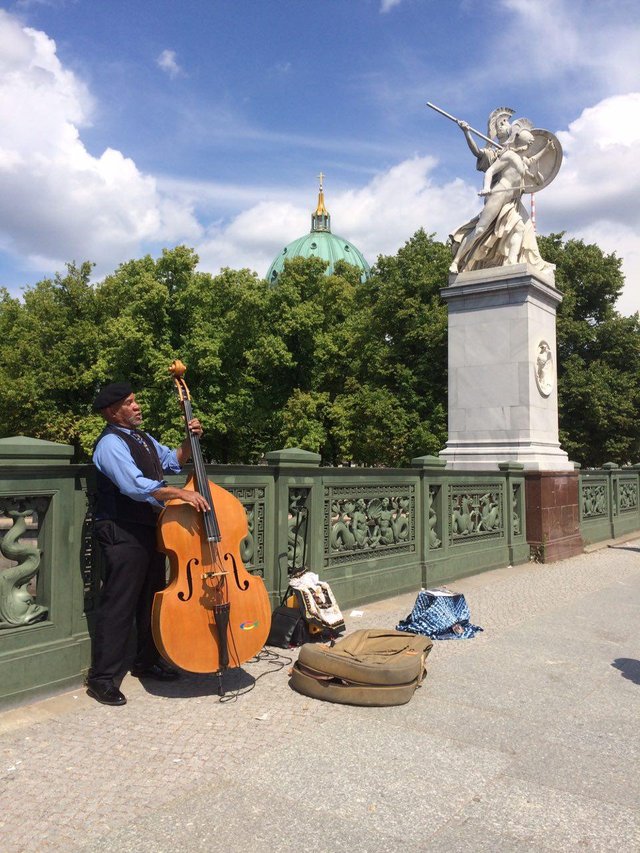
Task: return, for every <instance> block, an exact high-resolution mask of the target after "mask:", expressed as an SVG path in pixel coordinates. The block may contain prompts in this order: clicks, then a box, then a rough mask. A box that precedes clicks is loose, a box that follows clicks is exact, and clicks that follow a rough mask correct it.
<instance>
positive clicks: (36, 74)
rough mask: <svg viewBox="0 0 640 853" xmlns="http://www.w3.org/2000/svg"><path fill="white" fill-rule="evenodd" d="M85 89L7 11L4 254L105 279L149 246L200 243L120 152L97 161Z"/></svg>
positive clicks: (0, 180)
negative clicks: (90, 265) (81, 265)
mask: <svg viewBox="0 0 640 853" xmlns="http://www.w3.org/2000/svg"><path fill="white" fill-rule="evenodd" d="M91 112H92V99H91V96H90V94H89V92H88V91H87V88H86V87H85V85H84V84H83V83H82V81H80V80H79V79H78V78H77V77H76V76H75V75H74V74H73V73H72V72H71V71H69V70H66V69H65V68H63V66H62V65H61V63H60V61H59V59H58V57H57V55H56V45H55V42H54V41H53V40H52V39H50V38H48V36H46V35H45V34H44V33H42V32H38V31H36V30H33V29H29V28H24V27H22V26H21V24H20V23H19V22H18V21H17V19H16V18H14V17H12V16H11V15H9V14H7V13H6V12H4V11H2V10H0V115H2V116H3V122H2V128H1V130H0V235H1V239H2V245H3V247H4V248H5V249H6V250H8V251H11V252H13V253H15V254H19V255H21V256H23V257H24V258H26V260H27V262H29V261H30V262H32V263H36V262H37V259H43V258H46V259H48V261H49V263H48V264H47V266H49V265H51V266H54V267H55V268H58V269H60V268H62V267H63V265H64V262H65V261H67V260H71V259H75V260H78V261H80V260H84V259H91V260H92V261H94V262H95V263H96V265H97V268H98V271H104V272H106V271H108V270H109V269H113V266H114V265H115V264H117V263H119V262H120V261H122V260H125V259H127V258H128V257H132V256H134V257H135V256H136V255H138V254H139V253H140V249H141V246H142V245H143V244H144V243H145V242H148V241H172V240H176V239H186V238H191V239H195V238H196V237H197V236H198V234H199V233H200V226H199V225H198V223H197V221H196V219H195V217H194V216H193V213H192V211H191V210H190V208H189V207H188V206H186V205H184V204H182V203H180V202H179V201H174V200H172V198H171V197H169V196H167V195H163V194H161V193H160V192H159V191H158V187H157V184H156V180H155V178H153V177H152V176H150V175H144V174H142V173H141V172H140V171H139V170H138V168H137V167H136V165H135V163H134V162H133V161H132V160H131V159H130V158H128V157H126V156H124V155H123V154H122V153H121V152H119V151H116V150H114V149H112V148H107V149H106V150H105V151H104V152H103V153H102V154H101V155H100V156H99V157H94V156H92V155H91V154H90V153H89V152H88V151H87V149H86V148H85V146H84V144H83V142H82V141H81V139H80V133H79V129H80V128H82V127H83V126H86V125H88V124H89V123H90V120H91Z"/></svg>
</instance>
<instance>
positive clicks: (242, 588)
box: [224, 554, 249, 592]
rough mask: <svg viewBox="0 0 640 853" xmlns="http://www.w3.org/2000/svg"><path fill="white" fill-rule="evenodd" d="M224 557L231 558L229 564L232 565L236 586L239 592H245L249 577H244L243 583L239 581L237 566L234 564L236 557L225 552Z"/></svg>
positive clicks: (247, 587)
mask: <svg viewBox="0 0 640 853" xmlns="http://www.w3.org/2000/svg"><path fill="white" fill-rule="evenodd" d="M224 559H225V560H231V564H232V566H233V577H234V578H235V581H236V586H237V587H238V589H239V590H240V592H246V591H247V590H248V589H249V579H248V578H245V581H244V583H240V577H239V575H238V566H237V565H236V558H235V557H234V556H233V554H225V555H224Z"/></svg>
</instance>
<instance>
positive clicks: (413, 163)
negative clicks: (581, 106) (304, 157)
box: [197, 157, 478, 275]
mask: <svg viewBox="0 0 640 853" xmlns="http://www.w3.org/2000/svg"><path fill="white" fill-rule="evenodd" d="M436 166H437V161H436V160H435V158H433V157H414V158H412V159H410V160H405V161H404V162H402V163H399V164H397V165H396V166H393V167H392V168H391V169H389V170H388V171H387V172H384V173H381V174H379V175H376V176H375V177H374V178H373V180H371V181H370V182H369V183H368V184H366V185H365V186H364V187H361V188H360V189H357V190H346V191H345V190H343V191H333V190H331V187H330V185H329V186H327V185H326V184H325V199H326V204H327V208H328V209H329V212H330V213H331V229H332V231H333V233H334V234H339V235H340V236H342V237H345V238H346V239H348V240H349V241H351V242H352V243H354V244H355V245H356V246H357V247H358V249H360V251H361V252H362V253H363V254H364V256H365V258H366V259H367V260H368V261H369V263H371V264H373V263H375V261H376V259H377V257H378V255H379V254H392V253H394V252H396V251H397V250H398V249H399V248H400V247H401V246H402V245H404V243H405V242H406V241H407V240H408V239H409V238H410V237H411V236H412V235H413V234H414V233H415V232H416V231H417V230H418V228H424V229H425V230H426V231H427V232H434V233H436V234H437V236H438V237H439V238H440V239H445V238H446V235H447V233H448V231H449V230H453V228H454V227H455V226H457V225H460V224H461V223H462V222H465V221H466V220H467V219H469V218H470V217H471V216H472V215H473V214H474V213H475V212H476V208H477V205H478V198H477V195H476V190H475V189H474V188H472V187H470V186H467V185H465V184H464V182H463V181H461V180H455V181H452V182H451V183H448V184H445V185H438V184H437V183H436V181H435V180H434V178H433V173H434V170H435V168H436ZM315 201H316V199H315V197H314V196H312V195H311V194H309V195H307V197H306V198H305V199H300V200H296V201H295V202H292V201H290V200H289V201H286V200H284V199H282V198H281V199H279V200H277V199H276V200H273V199H271V200H269V201H261V202H259V203H257V204H256V205H254V206H252V207H251V208H249V209H248V210H245V211H243V212H242V213H240V214H239V215H238V216H236V217H235V218H234V219H233V220H232V221H231V222H230V223H229V224H224V223H222V224H218V225H216V226H214V227H213V228H212V229H210V231H209V233H208V234H207V238H206V239H205V240H204V241H202V243H200V244H199V245H198V246H197V251H198V254H199V255H200V259H201V265H202V266H203V267H204V268H206V269H209V270H211V271H212V272H217V271H218V269H219V268H220V267H221V266H231V267H238V266H240V267H244V266H248V267H250V268H251V269H255V270H256V272H258V273H259V274H260V275H265V274H266V271H267V269H268V267H269V265H270V263H271V261H272V260H273V259H274V257H275V256H276V254H278V252H279V251H280V250H281V249H282V247H283V246H285V245H286V244H287V243H290V242H291V241H292V240H295V239H296V238H297V237H300V236H302V235H303V234H305V233H306V232H307V231H308V230H309V227H310V224H311V212H312V209H314V208H315Z"/></svg>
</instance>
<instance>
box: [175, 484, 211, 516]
mask: <svg viewBox="0 0 640 853" xmlns="http://www.w3.org/2000/svg"><path fill="white" fill-rule="evenodd" d="M178 491H179V492H180V494H179V495H178V497H179V498H180V499H181V500H183V501H186V502H187V503H190V504H192V505H193V506H194V507H195V508H196V509H197V510H198V512H207V511H208V510H209V509H211V507H210V506H209V504H208V503H207V502H206V500H205V499H204V498H203V497H202V495H201V494H200V492H192V491H191V490H190V489H178Z"/></svg>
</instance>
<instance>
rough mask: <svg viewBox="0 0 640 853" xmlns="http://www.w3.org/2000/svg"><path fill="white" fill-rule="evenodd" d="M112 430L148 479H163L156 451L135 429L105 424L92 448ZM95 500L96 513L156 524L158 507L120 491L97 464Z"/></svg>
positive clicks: (144, 435)
mask: <svg viewBox="0 0 640 853" xmlns="http://www.w3.org/2000/svg"><path fill="white" fill-rule="evenodd" d="M109 433H113V434H114V435H117V436H118V438H119V439H120V440H121V441H124V443H125V444H126V445H127V447H128V448H129V451H130V453H131V457H132V458H133V461H134V463H135V464H136V465H137V467H138V468H139V469H140V470H141V471H142V473H143V474H144V476H145V477H147V478H148V479H149V480H160V481H162V480H163V479H164V477H163V474H162V465H161V464H160V458H159V456H158V451H157V450H156V448H155V446H154V444H153V442H152V441H151V440H150V439H149V437H148V436H147V434H146V433H144V432H140V430H135V436H134V435H131V434H129V433H128V432H123V431H122V430H119V429H116V428H115V427H112V426H111V424H108V425H107V426H106V427H105V428H104V429H103V430H102V432H101V434H100V435H99V437H98V440H97V441H96V443H95V444H94V446H93V447H94V450H95V448H96V447H97V445H98V442H99V441H100V439H101V438H104V436H105V435H108V434H109ZM96 478H97V479H96V485H97V503H96V517H97V518H110V519H113V520H114V521H127V522H129V523H132V524H147V525H151V526H155V524H156V521H157V520H158V513H159V512H160V510H159V509H158V507H154V506H153V505H152V504H150V503H148V502H147V501H134V500H133V499H132V498H128V497H127V496H126V495H123V494H122V492H121V491H120V490H119V489H118V487H117V486H116V485H115V483H112V482H111V480H110V479H109V478H108V477H107V476H106V475H105V474H103V473H102V472H101V471H99V470H98V469H97V468H96Z"/></svg>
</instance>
